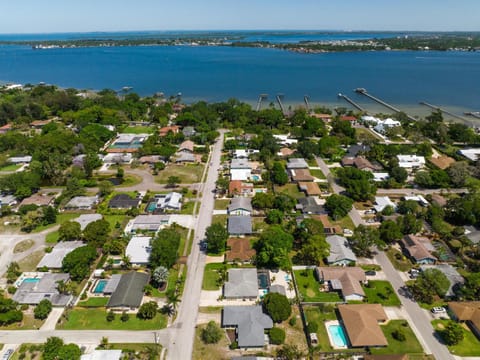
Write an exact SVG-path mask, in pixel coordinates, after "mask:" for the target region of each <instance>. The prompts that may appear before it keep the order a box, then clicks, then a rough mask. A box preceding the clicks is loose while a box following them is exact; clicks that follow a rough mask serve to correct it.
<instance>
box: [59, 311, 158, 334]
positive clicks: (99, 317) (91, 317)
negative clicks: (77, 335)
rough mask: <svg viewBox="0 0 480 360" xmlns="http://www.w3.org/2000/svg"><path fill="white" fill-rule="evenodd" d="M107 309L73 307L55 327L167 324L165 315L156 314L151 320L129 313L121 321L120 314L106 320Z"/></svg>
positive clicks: (129, 327)
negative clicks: (110, 319)
mask: <svg viewBox="0 0 480 360" xmlns="http://www.w3.org/2000/svg"><path fill="white" fill-rule="evenodd" d="M106 317H107V311H106V310H105V309H104V308H101V309H95V308H91V309H82V308H74V309H73V310H72V311H69V312H68V320H65V319H64V318H62V322H61V323H60V324H58V325H57V327H56V328H57V329H62V330H159V329H163V328H165V327H166V326H167V317H166V316H165V315H161V314H157V316H156V317H155V318H153V319H152V320H142V319H139V318H137V317H136V316H135V314H130V319H129V320H128V321H125V322H123V321H121V320H120V314H116V316H115V319H114V320H113V321H111V322H108V321H107V319H106Z"/></svg>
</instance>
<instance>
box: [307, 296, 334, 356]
mask: <svg viewBox="0 0 480 360" xmlns="http://www.w3.org/2000/svg"><path fill="white" fill-rule="evenodd" d="M304 312H305V317H306V320H307V324H308V323H317V325H318V330H317V337H318V345H317V346H316V348H317V349H318V350H320V351H335V350H334V349H333V348H332V346H331V345H330V340H329V339H328V334H327V329H326V328H325V324H324V322H325V321H328V320H337V316H336V315H335V307H334V306H333V304H332V305H321V306H305V307H304Z"/></svg>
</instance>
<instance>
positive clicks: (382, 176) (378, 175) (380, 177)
mask: <svg viewBox="0 0 480 360" xmlns="http://www.w3.org/2000/svg"><path fill="white" fill-rule="evenodd" d="M372 175H373V181H375V182H382V181H385V180H388V179H389V178H390V174H389V173H387V172H374V173H372Z"/></svg>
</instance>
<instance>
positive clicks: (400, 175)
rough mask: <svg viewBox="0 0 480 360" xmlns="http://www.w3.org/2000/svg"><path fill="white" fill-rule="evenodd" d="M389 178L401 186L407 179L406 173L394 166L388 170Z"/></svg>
mask: <svg viewBox="0 0 480 360" xmlns="http://www.w3.org/2000/svg"><path fill="white" fill-rule="evenodd" d="M390 176H391V177H392V178H394V179H395V181H396V182H397V183H399V184H403V183H404V182H405V181H406V180H407V178H408V172H407V170H405V169H404V168H402V167H400V166H395V167H393V168H392V169H391V170H390Z"/></svg>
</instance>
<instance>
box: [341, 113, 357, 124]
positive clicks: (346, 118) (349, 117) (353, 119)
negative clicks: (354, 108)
mask: <svg viewBox="0 0 480 360" xmlns="http://www.w3.org/2000/svg"><path fill="white" fill-rule="evenodd" d="M340 120H342V121H350V122H351V123H352V125H355V123H356V122H357V120H358V119H357V118H356V117H355V116H352V115H343V116H340Z"/></svg>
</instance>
